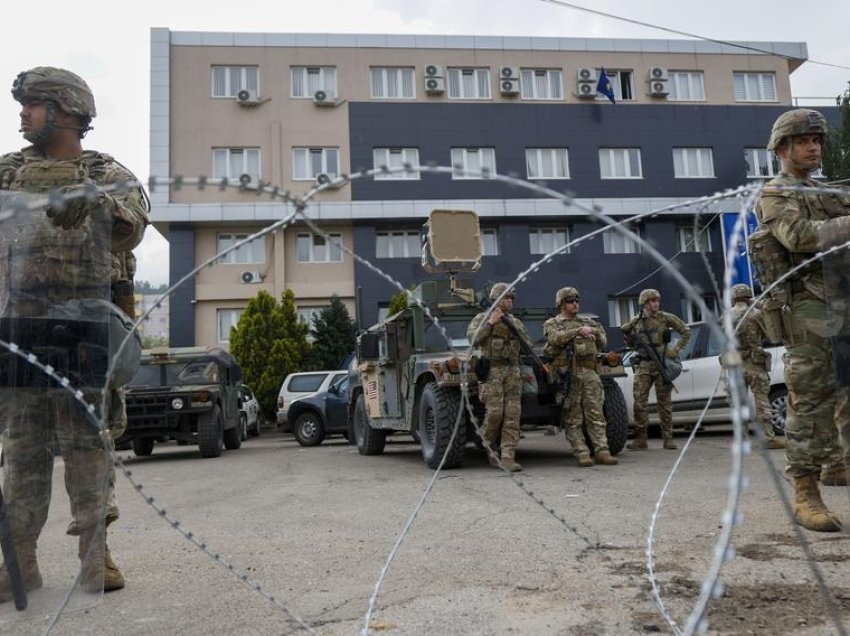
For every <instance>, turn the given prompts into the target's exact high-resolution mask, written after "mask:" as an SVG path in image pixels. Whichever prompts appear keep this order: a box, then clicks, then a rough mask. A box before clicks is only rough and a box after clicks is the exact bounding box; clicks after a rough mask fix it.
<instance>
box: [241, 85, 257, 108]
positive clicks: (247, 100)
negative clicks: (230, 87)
mask: <svg viewBox="0 0 850 636" xmlns="http://www.w3.org/2000/svg"><path fill="white" fill-rule="evenodd" d="M236 101H237V102H238V104H239V105H240V106H256V105H257V104H259V103H260V96H259V95H257V91H255V90H248V89H247V88H243V89H242V90H241V91H239V92H238V93H236Z"/></svg>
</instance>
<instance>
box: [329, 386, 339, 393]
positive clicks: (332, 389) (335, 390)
mask: <svg viewBox="0 0 850 636" xmlns="http://www.w3.org/2000/svg"><path fill="white" fill-rule="evenodd" d="M328 392H329V393H333V394H334V395H339V384H331V385H330V386H329V387H328Z"/></svg>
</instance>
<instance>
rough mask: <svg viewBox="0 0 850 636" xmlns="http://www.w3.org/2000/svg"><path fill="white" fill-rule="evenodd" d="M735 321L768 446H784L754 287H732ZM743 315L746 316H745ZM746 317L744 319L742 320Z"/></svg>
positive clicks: (748, 382) (745, 371) (769, 358)
mask: <svg viewBox="0 0 850 636" xmlns="http://www.w3.org/2000/svg"><path fill="white" fill-rule="evenodd" d="M732 300H733V303H734V304H733V305H732V321H733V322H734V323H735V325H736V330H735V335H736V336H737V337H738V347H739V349H740V352H741V358H742V359H743V361H744V367H743V371H744V382H745V383H746V385H747V387H748V388H749V389H750V390H751V391H752V392H753V397H754V398H755V402H756V416H757V418H758V421H759V423H760V424H761V428H762V431H764V437H765V439H766V440H767V441H766V444H765V445H766V447H767V448H771V449H774V448H785V441H784V440H783V439H782V438H781V437H779V438H777V437H776V432H775V431H774V430H773V422H772V421H771V417H770V414H771V411H772V409H771V408H770V401H769V400H768V397H767V395H768V393H769V392H770V375H769V374H770V361H771V359H772V356H771V355H770V352H769V351H765V350H764V347H763V343H764V341H765V340H766V339H767V334H766V333H765V328H764V318H763V317H762V315H761V310H759V309H757V308H755V307H753V308H752V309H750V310H749V313H747V309H748V308H749V307H750V305H751V304H752V303H753V290H752V289H750V286H749V285H745V284H743V283H741V284H739V285H735V286H734V287H733V288H732ZM744 314H747V315H746V318H743V316H744ZM742 318H743V320H741V319H742Z"/></svg>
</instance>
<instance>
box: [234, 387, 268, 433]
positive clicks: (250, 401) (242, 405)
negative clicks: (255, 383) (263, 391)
mask: <svg viewBox="0 0 850 636" xmlns="http://www.w3.org/2000/svg"><path fill="white" fill-rule="evenodd" d="M239 419H240V421H239V430H240V431H242V439H243V440H246V439H248V436H251V437H259V436H260V427H261V426H262V425H263V414H262V413H261V412H260V403H259V402H258V401H257V398H256V397H255V396H254V392H253V391H252V390H251V389H250V387H248V386H247V385H245V384H240V385H239Z"/></svg>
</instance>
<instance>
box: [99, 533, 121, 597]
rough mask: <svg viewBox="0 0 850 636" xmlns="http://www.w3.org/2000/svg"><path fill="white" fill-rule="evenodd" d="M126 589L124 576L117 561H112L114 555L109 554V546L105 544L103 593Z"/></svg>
mask: <svg viewBox="0 0 850 636" xmlns="http://www.w3.org/2000/svg"><path fill="white" fill-rule="evenodd" d="M123 587H124V575H123V574H122V573H121V570H119V569H118V566H117V565H116V564H115V561H113V560H112V554H111V553H110V552H109V545H108V544H105V548H104V551H103V591H104V592H111V591H113V590H120V589H121V588H123Z"/></svg>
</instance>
